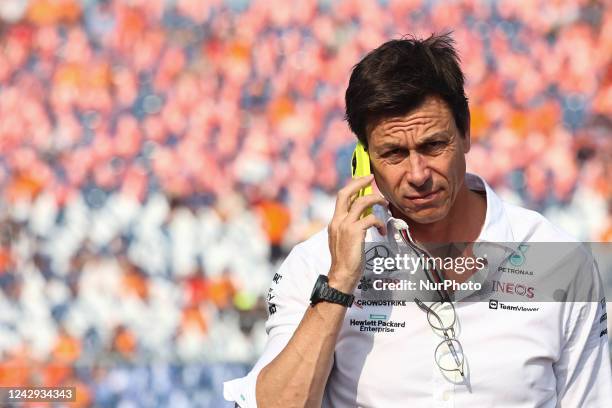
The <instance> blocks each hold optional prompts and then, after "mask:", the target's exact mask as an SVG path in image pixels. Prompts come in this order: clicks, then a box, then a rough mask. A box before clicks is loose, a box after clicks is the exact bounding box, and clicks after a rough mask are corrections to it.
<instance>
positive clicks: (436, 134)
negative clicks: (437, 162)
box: [379, 130, 450, 149]
mask: <svg viewBox="0 0 612 408" xmlns="http://www.w3.org/2000/svg"><path fill="white" fill-rule="evenodd" d="M441 138H443V139H444V140H448V139H449V138H450V136H449V134H448V132H447V131H445V130H441V131H438V132H434V133H431V134H429V135H426V136H424V137H423V138H422V139H421V140H419V142H418V143H417V148H419V147H421V146H423V145H425V144H427V143H430V142H432V141H435V140H440V139H441ZM401 147H404V146H402V144H400V143H397V142H383V143H382V144H381V145H380V146H379V148H380V149H393V148H401Z"/></svg>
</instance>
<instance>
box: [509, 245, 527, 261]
mask: <svg viewBox="0 0 612 408" xmlns="http://www.w3.org/2000/svg"><path fill="white" fill-rule="evenodd" d="M527 248H529V245H525V244H523V245H519V247H518V250H517V251H514V252H513V253H512V255H510V263H511V264H512V265H514V266H521V265H522V264H524V263H525V252H527Z"/></svg>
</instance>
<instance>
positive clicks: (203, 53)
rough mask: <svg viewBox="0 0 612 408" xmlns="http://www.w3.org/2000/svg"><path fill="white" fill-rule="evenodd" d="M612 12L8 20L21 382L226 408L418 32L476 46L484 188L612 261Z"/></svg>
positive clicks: (6, 12) (2, 336)
mask: <svg viewBox="0 0 612 408" xmlns="http://www.w3.org/2000/svg"><path fill="white" fill-rule="evenodd" d="M606 3H607V2H606V1H604V0H601V1H597V0H571V1H553V0H533V1H530V2H516V1H512V0H504V1H492V0H466V1H441V0H440V1H434V0H378V1H375V0H347V1H332V0H301V1H298V2H290V1H280V0H279V1H267V0H259V1H253V2H249V1H247V0H207V1H202V0H83V1H77V0H29V1H22V0H3V1H2V2H0V194H1V197H2V198H1V202H0V311H2V312H1V313H0V386H2V385H9V384H10V385H13V386H14V385H46V386H54V385H63V384H73V385H76V386H77V389H78V395H79V397H78V399H79V401H78V404H77V405H79V406H89V405H96V406H102V407H105V406H109V407H110V406H142V405H145V406H157V405H163V406H166V405H171V406H173V407H174V406H178V407H180V406H190V404H195V405H197V406H215V407H216V406H221V402H220V399H219V398H220V396H219V387H220V383H221V380H222V379H223V377H225V378H228V377H231V376H237V375H240V374H241V370H245V369H247V368H248V364H250V363H252V362H253V360H254V359H255V358H256V357H257V355H258V353H259V351H260V350H261V347H262V345H263V342H264V341H265V334H264V332H263V329H262V327H263V321H264V319H265V317H266V314H267V309H266V308H267V306H266V302H265V295H266V292H267V286H268V284H269V282H270V280H271V278H272V276H273V273H274V270H275V268H276V267H277V266H278V263H279V262H280V261H281V260H282V259H283V257H284V256H285V254H286V253H287V251H288V250H289V249H290V248H291V247H292V245H294V244H295V243H297V242H299V241H301V240H303V239H306V238H307V237H309V236H310V235H311V234H312V233H314V232H315V231H317V230H319V229H321V228H322V227H324V226H325V224H326V222H327V221H328V220H329V218H330V216H331V213H332V211H333V205H334V199H335V198H334V195H335V192H336V190H337V189H338V188H339V186H341V185H343V184H344V183H345V181H346V180H347V177H348V176H349V159H350V154H351V152H352V149H353V147H354V143H355V138H354V136H353V135H351V134H350V132H349V130H348V126H347V125H346V122H344V120H343V115H344V91H345V89H346V86H347V83H348V78H349V75H350V70H351V68H352V66H353V65H354V64H355V63H356V62H358V61H359V59H360V58H361V57H362V56H363V55H364V54H365V53H366V52H368V51H369V50H371V49H373V48H375V47H376V46H378V45H380V44H381V43H383V42H384V41H386V40H388V39H391V38H399V37H401V36H402V35H406V34H413V35H415V36H417V37H426V36H429V35H430V34H431V33H432V32H444V31H450V30H452V31H453V37H454V38H455V40H456V43H457V48H458V50H459V52H460V56H461V59H462V65H463V69H464V72H465V73H466V78H467V94H468V98H469V100H470V109H471V134H472V138H473V141H474V143H473V147H472V150H471V152H470V153H469V156H468V167H469V168H468V170H469V171H472V172H476V173H478V174H480V175H482V176H483V177H484V178H485V179H486V180H487V181H488V182H489V183H490V184H491V185H492V186H493V187H494V188H495V189H496V190H497V191H498V192H499V193H500V194H501V195H502V196H503V197H504V198H506V199H507V200H510V201H512V202H515V203H518V204H521V205H524V206H526V207H529V208H532V209H535V210H538V211H541V212H543V213H544V214H545V215H546V216H547V217H548V218H549V219H551V220H552V221H553V222H555V223H557V224H559V225H560V226H562V227H563V228H565V229H566V230H568V231H569V232H570V233H571V234H572V235H574V236H576V237H577V238H579V239H581V240H585V241H588V240H591V241H612V215H611V214H612V190H611V189H612V187H611V183H610V179H611V178H612V138H611V137H610V136H611V134H612V8H610V7H609V5H608V6H606ZM230 363H233V364H230ZM228 370H229V371H228ZM232 373H233V374H232ZM146 390H154V392H145V391H146Z"/></svg>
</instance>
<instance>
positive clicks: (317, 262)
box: [272, 228, 331, 294]
mask: <svg viewBox="0 0 612 408" xmlns="http://www.w3.org/2000/svg"><path fill="white" fill-rule="evenodd" d="M330 264H331V256H330V254H329V247H328V244H327V229H326V228H325V229H322V230H321V231H319V232H317V233H316V234H314V235H313V236H311V237H310V238H308V239H307V240H305V241H302V242H300V243H298V244H296V245H295V246H294V247H293V249H292V250H291V251H290V252H289V255H287V257H286V258H285V260H284V261H283V263H282V264H281V266H280V268H279V269H278V271H277V272H276V273H275V275H274V278H273V282H272V288H274V289H276V290H278V291H281V292H294V293H295V292H298V293H302V292H303V291H304V290H305V289H304V288H307V290H306V291H304V292H303V293H302V294H307V293H308V294H309V292H308V290H310V289H312V285H314V282H315V281H316V280H317V277H318V276H319V275H321V274H324V275H326V274H327V273H328V272H329V266H330Z"/></svg>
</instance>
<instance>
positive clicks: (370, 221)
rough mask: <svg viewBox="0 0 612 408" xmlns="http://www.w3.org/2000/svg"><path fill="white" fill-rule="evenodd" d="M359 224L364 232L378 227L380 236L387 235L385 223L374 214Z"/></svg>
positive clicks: (364, 218)
mask: <svg viewBox="0 0 612 408" xmlns="http://www.w3.org/2000/svg"><path fill="white" fill-rule="evenodd" d="M358 224H359V226H360V227H361V229H363V230H364V231H365V230H367V229H368V228H370V227H376V229H377V230H378V232H379V233H380V235H387V227H386V225H385V223H384V222H382V221H381V220H380V219H379V218H378V217H377V216H375V215H374V214H370V215H367V216H365V217H363V218H362V219H361V220H359V222H358Z"/></svg>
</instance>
